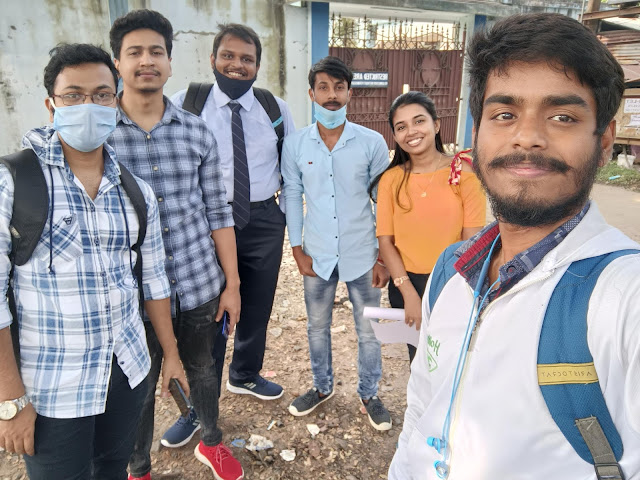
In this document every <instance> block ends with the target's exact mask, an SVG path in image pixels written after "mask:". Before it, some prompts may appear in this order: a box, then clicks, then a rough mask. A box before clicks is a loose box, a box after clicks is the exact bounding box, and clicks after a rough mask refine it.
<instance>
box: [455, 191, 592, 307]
mask: <svg viewBox="0 0 640 480" xmlns="http://www.w3.org/2000/svg"><path fill="white" fill-rule="evenodd" d="M590 205H591V202H590V201H588V202H587V203H586V204H585V206H584V207H583V208H582V210H581V211H580V212H579V213H578V214H577V215H575V216H573V217H572V218H570V219H569V220H567V221H566V222H564V223H563V224H562V225H560V226H559V227H558V228H556V229H555V230H554V231H553V232H551V233H550V234H549V235H547V236H546V237H544V238H543V239H542V240H540V241H539V242H538V243H536V244H535V245H532V246H531V247H529V248H527V249H526V250H524V251H522V252H520V253H518V254H517V255H516V256H515V257H513V258H512V259H511V260H509V261H508V262H507V263H505V264H504V265H502V266H501V267H500V269H499V273H500V285H499V286H498V288H496V289H495V290H493V291H492V292H491V293H490V294H489V295H487V300H486V301H485V302H484V305H482V308H484V307H485V306H486V305H488V304H489V302H491V301H493V299H495V298H497V297H498V296H500V295H502V294H503V293H506V292H508V291H509V290H510V289H512V288H513V287H514V286H515V285H516V284H517V283H518V282H519V281H520V280H522V279H523V278H524V277H526V276H527V275H528V274H529V273H531V271H532V270H533V269H534V268H536V266H538V264H539V263H540V262H541V261H542V259H543V258H544V257H545V255H546V254H547V253H549V252H550V251H551V250H553V249H554V248H556V247H557V246H558V245H559V244H560V242H562V241H563V240H564V239H565V238H566V237H567V235H569V233H571V231H572V230H573V229H574V228H576V226H577V225H578V224H579V223H580V222H581V221H582V219H583V218H584V216H585V215H586V214H587V212H588V211H589V206H590ZM499 232H500V228H499V226H498V222H497V221H496V222H493V223H492V224H490V225H487V226H486V227H485V228H483V229H482V230H481V231H480V232H478V233H476V234H475V235H474V236H473V237H471V238H470V239H469V240H468V241H467V242H465V243H463V244H462V245H461V246H460V248H458V249H457V250H456V251H455V252H454V255H456V256H457V257H459V258H458V260H457V262H456V264H455V269H456V270H457V271H458V272H459V273H460V275H462V276H463V277H464V278H465V280H466V281H467V283H468V284H469V285H470V286H471V288H473V289H475V288H476V284H477V283H478V278H479V277H480V272H481V270H482V265H483V264H484V260H485V258H486V256H487V255H488V253H489V250H491V244H492V243H493V241H494V240H495V239H496V237H497V236H498V233H499ZM501 246H502V242H501V241H500V239H498V242H497V243H496V249H499V248H500V247H501ZM489 287H490V285H489V277H488V276H487V277H486V278H485V279H484V284H483V286H482V288H481V290H480V294H481V295H484V294H485V293H486V292H487V290H488V289H489Z"/></svg>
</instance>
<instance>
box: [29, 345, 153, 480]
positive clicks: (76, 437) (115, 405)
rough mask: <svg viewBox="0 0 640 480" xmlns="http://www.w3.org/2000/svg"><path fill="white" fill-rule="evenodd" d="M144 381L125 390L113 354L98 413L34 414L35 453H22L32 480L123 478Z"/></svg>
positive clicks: (125, 383)
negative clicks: (103, 404) (74, 415)
mask: <svg viewBox="0 0 640 480" xmlns="http://www.w3.org/2000/svg"><path fill="white" fill-rule="evenodd" d="M149 388H151V389H152V390H154V391H155V385H153V386H149V385H148V383H147V379H145V380H144V381H143V382H142V383H141V384H140V385H138V386H137V387H135V388H134V389H131V387H130V386H129V379H128V378H127V376H126V375H125V374H124V372H123V371H122V369H121V368H120V365H118V362H117V361H116V358H115V357H114V360H113V364H112V367H111V379H110V380H109V391H108V394H107V405H106V410H105V412H104V413H102V414H100V415H93V416H90V417H81V418H49V417H43V416H42V415H38V416H37V417H36V427H35V437H34V440H35V449H36V454H35V455H34V456H33V457H31V456H29V455H25V456H24V460H25V463H26V467H27V474H28V475H29V478H30V479H32V480H85V479H86V480H89V479H95V480H126V478H127V462H128V460H129V455H130V454H131V451H132V450H133V442H134V439H135V433H136V428H137V427H138V421H139V418H140V409H141V408H142V403H143V401H144V398H145V395H146V393H147V390H148V389H149Z"/></svg>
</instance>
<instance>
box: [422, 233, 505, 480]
mask: <svg viewBox="0 0 640 480" xmlns="http://www.w3.org/2000/svg"><path fill="white" fill-rule="evenodd" d="M499 238H500V234H499V233H498V236H497V237H496V238H495V240H494V241H493V243H492V244H491V249H490V250H489V254H488V255H487V258H486V259H485V261H484V264H483V265H482V270H480V276H479V277H478V282H477V283H476V288H475V289H474V291H473V306H472V307H471V312H470V314H469V321H468V323H467V330H466V332H465V335H464V341H463V342H462V348H461V349H460V354H459V355H458V362H457V364H456V370H455V372H454V375H453V385H452V387H451V398H450V399H449V407H448V408H447V415H446V417H445V419H444V423H443V425H442V433H441V436H440V438H436V437H429V438H427V444H428V445H429V446H430V447H433V448H435V449H436V450H437V451H438V453H439V454H440V455H442V459H441V460H436V461H435V462H434V464H433V467H434V468H435V470H436V474H437V475H438V478H441V479H446V478H447V477H448V476H449V465H448V464H447V460H448V456H449V453H450V452H449V434H450V433H451V432H450V430H451V411H452V409H453V405H454V403H455V400H456V395H457V393H458V387H459V386H460V381H461V380H462V372H464V367H465V364H466V361H467V353H468V352H469V344H470V343H471V337H472V336H473V332H474V330H475V328H476V324H477V323H478V318H479V317H480V308H481V307H482V305H483V304H484V302H485V300H486V298H487V296H488V295H489V293H490V292H491V290H493V287H494V286H495V285H496V284H497V283H498V282H499V281H500V278H499V277H498V279H497V280H496V281H495V282H493V284H492V285H491V286H490V287H489V288H488V289H487V291H486V293H485V294H484V295H483V296H482V299H480V292H481V290H482V286H483V285H484V281H485V280H486V278H487V273H488V271H489V265H490V264H491V257H492V255H493V250H494V249H495V246H496V243H497V242H498V239H499Z"/></svg>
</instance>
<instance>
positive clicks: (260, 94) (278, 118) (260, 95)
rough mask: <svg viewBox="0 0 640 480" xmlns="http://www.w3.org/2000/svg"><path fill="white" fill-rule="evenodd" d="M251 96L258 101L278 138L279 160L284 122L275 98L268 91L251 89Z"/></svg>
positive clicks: (256, 88)
mask: <svg viewBox="0 0 640 480" xmlns="http://www.w3.org/2000/svg"><path fill="white" fill-rule="evenodd" d="M253 94H254V95H255V97H256V98H257V99H258V102H260V105H262V108H264V111H265V112H267V115H269V120H271V125H272V126H273V129H274V130H275V131H276V135H277V136H278V159H280V156H281V155H282V142H283V141H284V122H283V118H282V112H281V111H280V105H278V101H277V100H276V97H274V96H273V93H271V92H270V91H269V90H266V89H264V88H258V87H253Z"/></svg>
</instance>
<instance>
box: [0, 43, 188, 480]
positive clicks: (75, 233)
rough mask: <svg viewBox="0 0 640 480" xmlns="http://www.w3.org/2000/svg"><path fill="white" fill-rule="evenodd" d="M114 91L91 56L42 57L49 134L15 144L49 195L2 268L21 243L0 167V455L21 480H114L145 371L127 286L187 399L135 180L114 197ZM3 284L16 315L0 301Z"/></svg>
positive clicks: (68, 52) (158, 238)
mask: <svg viewBox="0 0 640 480" xmlns="http://www.w3.org/2000/svg"><path fill="white" fill-rule="evenodd" d="M116 81H117V72H116V70H115V66H114V65H113V63H112V61H111V59H110V57H109V54H108V53H107V52H105V51H104V50H102V49H101V48H99V47H95V46H92V45H82V44H75V45H60V46H58V47H56V48H55V49H54V50H52V57H51V60H50V61H49V64H48V65H47V67H46V68H45V71H44V84H45V87H46V89H47V94H48V97H47V99H46V100H45V106H46V107H47V109H48V110H49V112H50V118H51V121H52V122H53V125H52V126H47V127H44V128H37V129H34V130H31V131H30V132H28V133H27V134H26V135H25V137H24V139H23V146H24V147H25V148H26V149H27V150H25V151H24V152H22V154H21V155H23V156H24V158H23V159H22V160H25V161H26V159H27V157H29V158H30V159H32V160H33V161H34V162H36V164H35V166H34V169H35V172H36V173H39V169H40V168H41V169H42V173H43V175H44V183H45V184H46V190H45V189H44V188H43V190H39V189H38V188H35V187H34V188H32V190H33V192H30V193H32V194H33V196H41V197H43V196H45V195H46V194H47V193H48V209H47V221H46V224H45V225H44V228H43V230H42V234H41V236H40V237H39V240H38V242H37V245H36V247H35V250H34V251H33V253H32V254H31V255H30V257H29V259H28V260H27V261H26V263H24V264H22V262H18V261H16V262H15V265H14V262H13V259H14V258H16V257H14V255H13V254H12V243H15V244H16V245H19V244H20V236H19V235H18V233H19V231H18V230H17V229H16V228H15V226H14V221H15V220H16V218H12V217H14V215H13V210H14V196H15V194H17V192H18V185H23V183H21V182H20V183H19V180H20V178H21V177H20V176H19V175H18V174H17V173H16V177H15V178H16V181H15V182H14V179H13V176H12V174H11V173H10V172H9V170H8V168H6V167H5V166H4V165H3V166H1V167H0V284H1V285H3V287H4V290H3V292H2V294H1V295H0V448H2V449H6V450H7V451H9V452H15V453H19V454H26V455H25V457H24V458H25V462H26V466H27V472H28V475H29V478H30V479H31V480H44V479H46V480H68V479H72V478H73V479H77V478H94V479H106V478H109V479H126V476H127V473H126V467H127V463H128V460H129V455H130V454H131V451H132V449H133V442H134V439H135V435H134V434H135V429H136V426H137V424H138V418H139V416H140V411H141V408H142V403H143V401H144V398H145V395H146V392H147V383H146V378H147V375H148V373H149V369H150V365H151V359H150V357H149V352H148V349H147V344H146V341H145V329H144V326H143V324H142V321H141V318H140V300H139V296H138V295H139V288H138V279H140V281H141V283H142V290H143V291H144V300H145V302H144V306H145V309H146V311H147V313H148V315H149V318H150V320H151V323H152V324H153V328H154V330H155V332H156V335H157V337H158V339H159V341H160V343H161V344H162V349H163V351H164V366H163V390H164V391H165V392H167V390H168V388H167V387H168V384H169V380H170V379H171V378H173V377H175V378H177V379H178V380H179V381H180V382H181V383H182V385H183V386H184V387H185V389H186V390H187V391H188V386H187V383H186V379H185V375H184V372H183V370H182V366H181V364H180V359H179V356H178V349H177V346H176V339H175V337H174V334H173V329H172V326H171V315H170V309H169V306H170V303H169V292H170V288H169V282H168V280H167V277H166V274H165V273H164V248H163V242H162V233H161V230H160V219H159V215H158V204H157V202H156V200H155V196H154V194H153V191H152V190H151V188H150V187H149V186H148V185H147V184H146V183H144V182H143V181H142V180H140V179H137V178H135V177H133V178H132V184H133V185H134V187H130V185H131V183H127V185H129V186H124V183H123V180H122V179H124V178H125V176H124V173H121V172H123V171H122V170H121V168H120V166H119V164H118V162H117V160H116V157H115V154H114V151H113V149H112V148H111V147H110V146H109V145H108V144H107V143H105V140H106V139H107V137H108V136H109V135H110V134H111V132H112V131H113V130H114V128H115V125H116V105H117V100H116V98H115V90H116ZM30 151H32V152H33V153H30ZM135 185H137V189H136V188H135ZM22 188H24V186H23V187H22ZM130 191H135V192H136V193H137V194H138V195H139V196H141V197H143V198H144V203H143V205H145V206H146V235H145V236H144V242H143V243H142V244H141V246H140V247H139V248H135V249H134V248H133V247H132V245H134V244H136V243H137V240H138V233H139V229H141V226H140V222H139V220H138V218H139V217H138V213H137V212H138V210H136V207H134V203H133V201H132V198H133V197H130V196H129V192H130ZM14 192H15V193H14ZM45 198H46V197H45ZM141 203H142V201H140V202H139V203H136V205H138V206H139V204H141ZM140 218H144V217H140ZM23 232H24V230H23ZM35 238H37V237H35ZM138 255H140V256H141V258H142V274H141V275H136V274H135V273H134V270H135V269H134V265H135V264H136V262H137V260H138ZM19 263H20V264H19ZM12 270H13V271H12ZM10 277H12V280H11V285H12V289H13V295H12V297H13V299H14V300H15V310H14V311H15V312H16V315H15V316H12V315H11V313H10V309H9V305H8V302H7V297H6V290H7V286H8V284H9V280H10ZM13 321H15V322H16V324H17V327H18V332H19V347H20V350H19V357H20V358H19V362H17V361H16V359H15V357H14V349H13V345H12V336H11V333H10V326H11V324H12V322H13Z"/></svg>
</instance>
